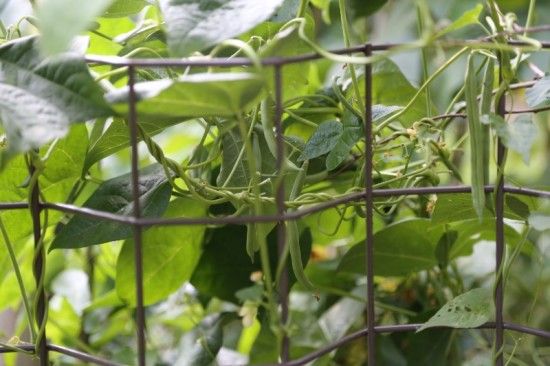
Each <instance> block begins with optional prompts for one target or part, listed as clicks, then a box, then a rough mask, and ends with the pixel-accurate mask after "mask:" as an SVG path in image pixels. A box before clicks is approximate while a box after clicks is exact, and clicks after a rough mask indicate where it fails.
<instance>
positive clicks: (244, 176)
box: [217, 128, 261, 187]
mask: <svg viewBox="0 0 550 366" xmlns="http://www.w3.org/2000/svg"><path fill="white" fill-rule="evenodd" d="M243 146H244V142H243V139H242V137H241V134H240V133H239V129H238V128H234V129H232V130H230V131H226V132H225V133H224V134H223V136H222V164H221V168H220V174H219V175H218V178H217V184H218V186H220V187H222V186H228V187H248V185H249V184H250V178H251V177H250V171H249V169H248V158H247V156H246V152H245V151H243V153H242V155H241V150H242V148H243ZM239 155H240V156H239ZM257 160H258V162H261V159H257Z"/></svg>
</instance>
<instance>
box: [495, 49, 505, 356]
mask: <svg viewBox="0 0 550 366" xmlns="http://www.w3.org/2000/svg"><path fill="white" fill-rule="evenodd" d="M500 62H501V65H500V68H499V81H502V58H500ZM496 102H497V113H498V115H500V116H501V117H504V115H505V113H506V94H503V95H502V96H501V97H500V99H499V100H497V101H496ZM505 154H506V151H505V147H504V145H503V144H502V141H501V140H500V139H498V140H497V177H501V178H500V179H499V181H498V182H496V195H495V214H496V226H495V229H496V232H495V236H496V256H495V257H496V258H495V262H496V263H495V268H496V269H495V270H496V278H495V282H496V283H495V294H494V297H495V298H494V301H495V350H496V352H497V353H496V355H497V357H496V359H495V365H497V366H503V365H504V357H503V355H502V351H503V349H502V347H503V345H504V317H503V314H502V312H503V303H504V287H503V283H502V280H503V273H502V266H503V259H504V255H505V251H506V246H505V242H504V175H503V174H502V173H503V169H504V159H505Z"/></svg>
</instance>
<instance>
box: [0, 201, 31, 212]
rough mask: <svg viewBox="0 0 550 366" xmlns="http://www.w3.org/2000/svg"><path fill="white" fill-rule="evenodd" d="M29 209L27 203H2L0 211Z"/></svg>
mask: <svg viewBox="0 0 550 366" xmlns="http://www.w3.org/2000/svg"><path fill="white" fill-rule="evenodd" d="M27 208H29V203H28V202H2V203H0V210H22V209H27Z"/></svg>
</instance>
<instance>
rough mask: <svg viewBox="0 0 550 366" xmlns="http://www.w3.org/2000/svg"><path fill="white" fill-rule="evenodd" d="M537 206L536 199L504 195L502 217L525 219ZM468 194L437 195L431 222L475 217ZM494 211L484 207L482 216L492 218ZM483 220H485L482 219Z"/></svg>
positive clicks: (441, 222) (445, 221)
mask: <svg viewBox="0 0 550 366" xmlns="http://www.w3.org/2000/svg"><path fill="white" fill-rule="evenodd" d="M536 206H537V203H536V200H529V199H526V198H525V197H521V196H516V195H510V194H507V195H506V199H505V206H504V217H506V218H509V219H514V220H525V219H526V218H527V217H528V213H529V212H530V211H532V210H533V209H535V208H536ZM476 217H477V214H476V212H475V211H474V208H473V206H472V198H471V196H470V194H465V193H460V194H442V195H439V196H438V197H437V201H436V203H435V207H434V210H433V213H432V223H433V224H446V223H453V222H457V221H463V220H470V219H473V218H476ZM493 217H494V213H493V212H491V210H489V208H488V207H485V209H484V211H483V218H484V219H485V218H493ZM484 221H485V220H484Z"/></svg>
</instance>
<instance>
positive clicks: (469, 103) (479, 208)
mask: <svg viewBox="0 0 550 366" xmlns="http://www.w3.org/2000/svg"><path fill="white" fill-rule="evenodd" d="M477 90H478V88H477V80H476V71H475V65H474V55H473V54H470V55H469V56H468V66H467V69H466V83H465V96H466V115H467V116H468V129H469V131H470V164H471V181H472V202H473V206H474V209H475V211H476V213H477V216H478V217H479V219H480V220H481V218H482V215H483V208H484V207H485V187H484V185H485V181H484V176H485V174H484V166H483V162H484V160H485V159H484V157H483V152H484V147H483V146H482V143H483V141H482V140H481V139H482V134H483V132H482V126H481V122H480V119H479V106H478V102H477Z"/></svg>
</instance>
